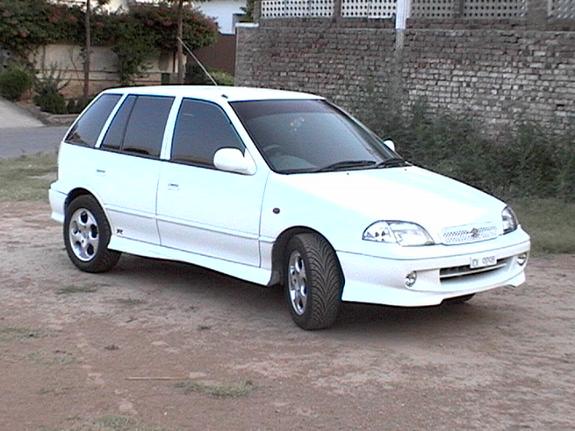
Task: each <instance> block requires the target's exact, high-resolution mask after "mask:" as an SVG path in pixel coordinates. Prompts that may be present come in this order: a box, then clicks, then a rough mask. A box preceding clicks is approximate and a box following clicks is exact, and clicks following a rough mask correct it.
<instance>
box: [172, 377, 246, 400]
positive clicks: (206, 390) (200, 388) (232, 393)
mask: <svg viewBox="0 0 575 431" xmlns="http://www.w3.org/2000/svg"><path fill="white" fill-rule="evenodd" d="M175 386H176V388H179V389H183V391H184V394H190V393H192V392H195V393H200V394H206V395H209V396H211V397H214V398H239V397H244V396H246V395H249V394H250V393H251V392H252V391H253V390H254V389H255V386H254V384H253V383H252V382H251V381H250V380H245V381H241V382H239V383H230V384H219V383H207V382H195V381H186V382H179V383H176V385H175Z"/></svg>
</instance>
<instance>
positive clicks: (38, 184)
mask: <svg viewBox="0 0 575 431" xmlns="http://www.w3.org/2000/svg"><path fill="white" fill-rule="evenodd" d="M56 172H57V165H56V155H55V154H38V155H34V156H22V157H19V158H17V159H7V160H0V201H32V200H48V188H49V187H50V183H51V182H53V181H54V180H55V178H56Z"/></svg>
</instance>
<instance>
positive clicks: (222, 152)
mask: <svg viewBox="0 0 575 431" xmlns="http://www.w3.org/2000/svg"><path fill="white" fill-rule="evenodd" d="M214 166H215V167H216V168H217V169H219V170H221V171H227V172H236V173H238V174H242V175H253V174H255V173H256V164H255V163H254V161H253V159H252V158H251V156H250V155H249V153H248V152H247V151H246V152H245V155H244V154H242V152H241V151H240V150H238V149H237V148H220V149H219V150H218V151H216V154H214Z"/></svg>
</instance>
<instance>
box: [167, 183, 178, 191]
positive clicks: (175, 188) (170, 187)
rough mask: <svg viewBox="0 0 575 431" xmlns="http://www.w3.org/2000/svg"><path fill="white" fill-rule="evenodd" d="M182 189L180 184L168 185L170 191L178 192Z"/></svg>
mask: <svg viewBox="0 0 575 431" xmlns="http://www.w3.org/2000/svg"><path fill="white" fill-rule="evenodd" d="M179 188H180V185H179V184H175V183H168V190H178V189H179Z"/></svg>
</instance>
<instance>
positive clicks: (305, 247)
mask: <svg viewBox="0 0 575 431" xmlns="http://www.w3.org/2000/svg"><path fill="white" fill-rule="evenodd" d="M284 265H285V266H284V277H285V281H284V285H285V294H286V299H287V301H288V303H289V307H290V312H291V315H292V318H293V320H294V322H295V323H296V324H297V325H298V326H300V327H301V328H303V329H308V330H312V329H322V328H327V327H329V326H331V325H333V323H334V322H335V319H336V318H337V314H338V312H339V307H340V304H341V293H342V289H343V275H342V273H341V269H340V266H339V262H338V261H337V257H336V255H335V252H334V251H333V249H332V248H331V246H330V245H329V244H328V242H327V241H326V240H325V239H323V238H322V237H321V236H320V235H318V234H314V233H305V234H299V235H296V236H294V237H293V238H292V239H291V240H290V241H289V243H288V245H287V248H286V254H285V262H284Z"/></svg>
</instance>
